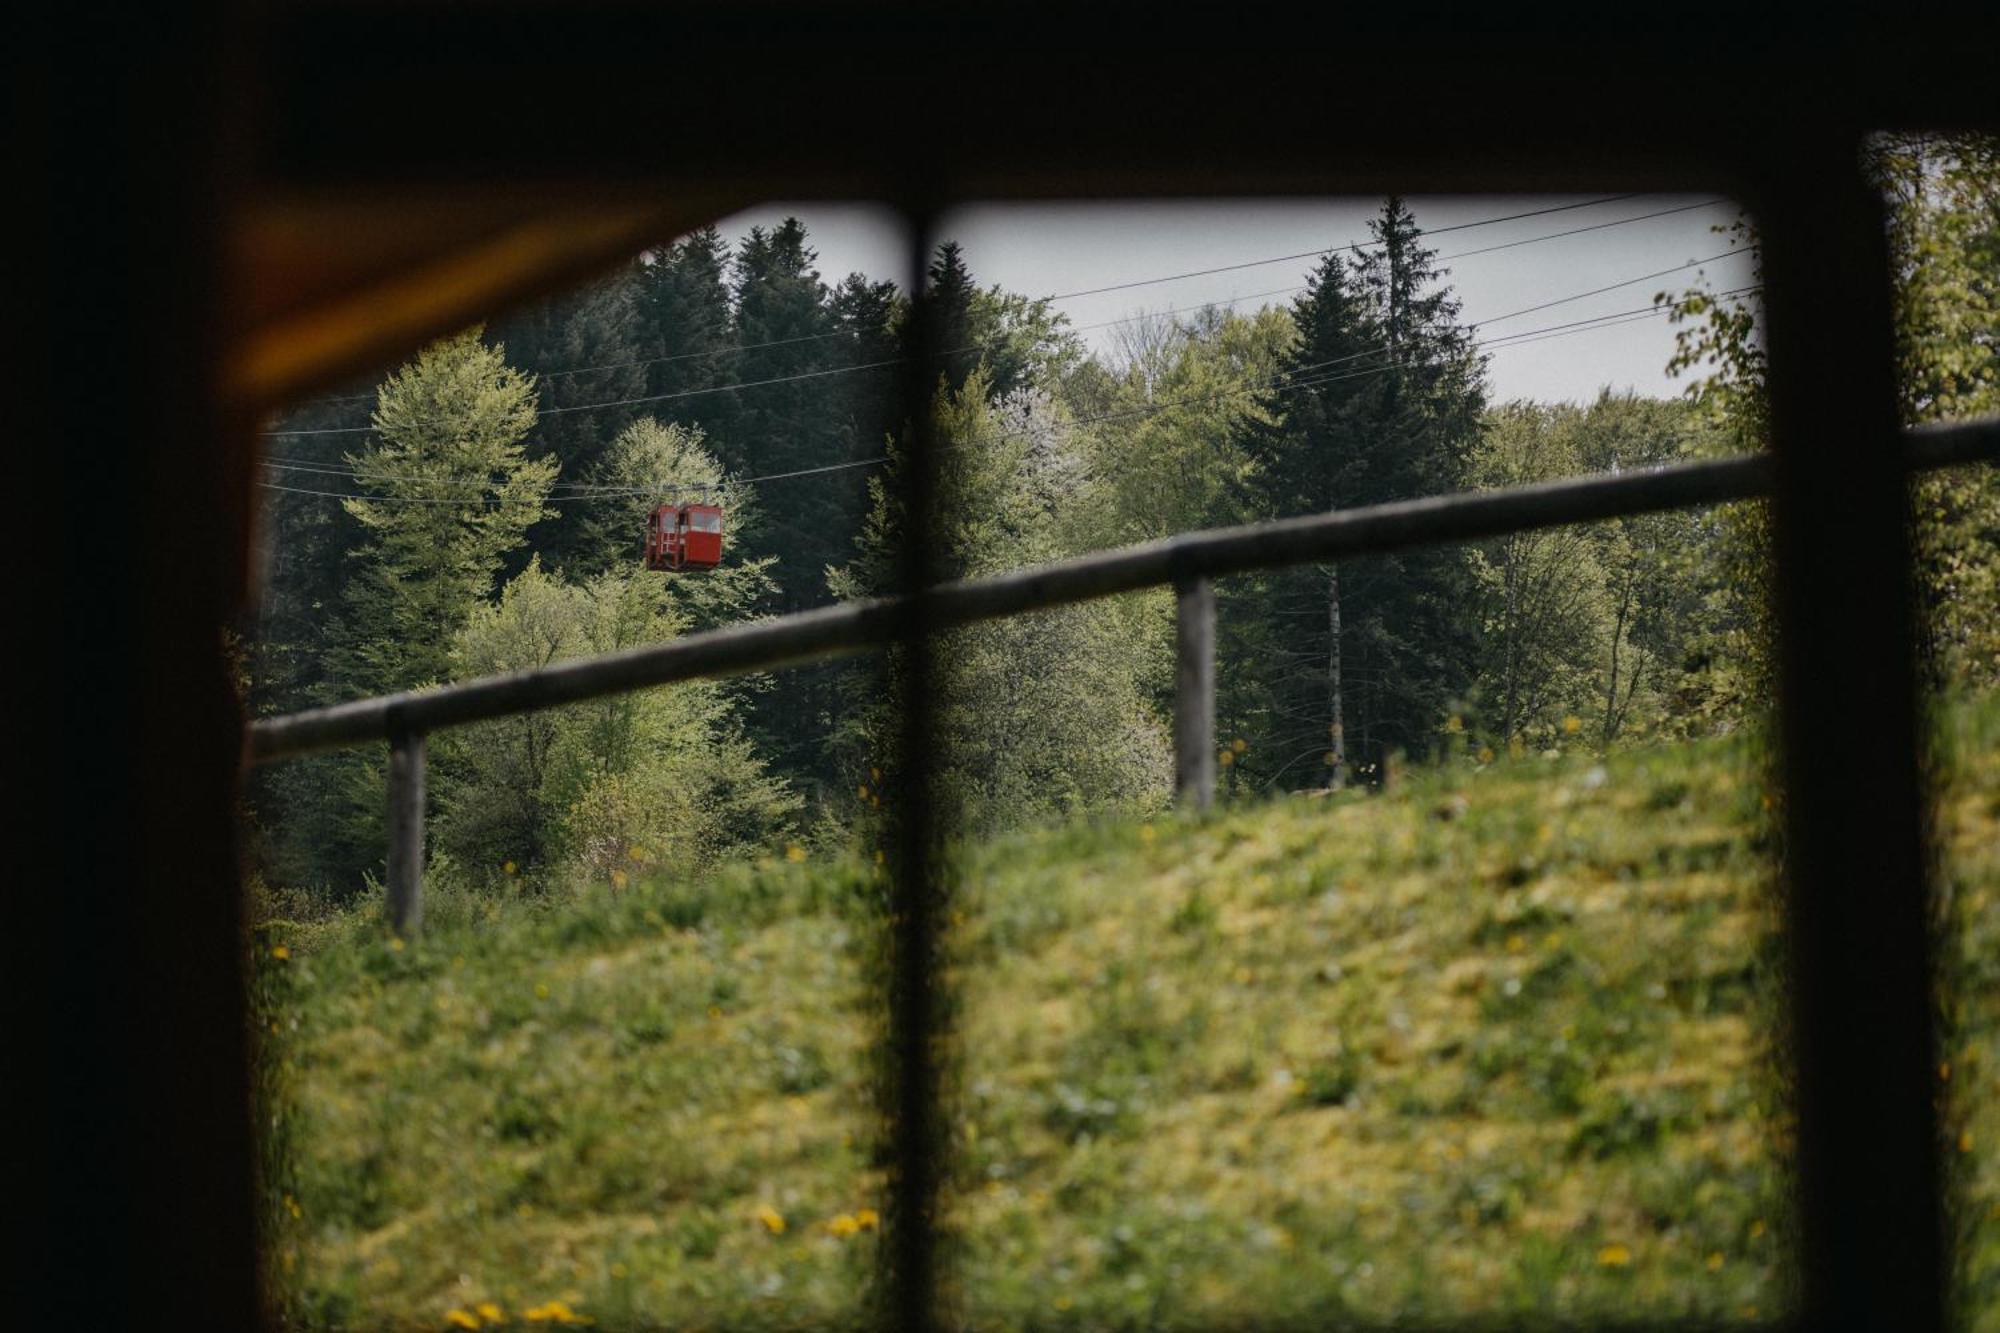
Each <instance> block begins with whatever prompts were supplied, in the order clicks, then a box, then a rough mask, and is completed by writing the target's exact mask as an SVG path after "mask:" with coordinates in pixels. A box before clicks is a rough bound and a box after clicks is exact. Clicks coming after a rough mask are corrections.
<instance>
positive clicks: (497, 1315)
mask: <svg viewBox="0 0 2000 1333" xmlns="http://www.w3.org/2000/svg"><path fill="white" fill-rule="evenodd" d="M472 1313H474V1314H476V1315H478V1316H479V1317H480V1318H481V1319H484V1320H485V1321H486V1322H487V1323H489V1324H504V1323H506V1322H507V1312H506V1311H505V1310H503V1309H501V1308H500V1307H499V1306H498V1305H496V1304H494V1303H493V1302H492V1301H481V1302H480V1303H479V1304H477V1305H475V1306H473V1307H472Z"/></svg>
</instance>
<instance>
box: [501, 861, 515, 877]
mask: <svg viewBox="0 0 2000 1333" xmlns="http://www.w3.org/2000/svg"><path fill="white" fill-rule="evenodd" d="M515 869H516V867H515V865H514V863H513V862H512V861H507V862H503V863H502V864H501V866H500V873H501V874H503V875H511V874H513V873H514V872H515Z"/></svg>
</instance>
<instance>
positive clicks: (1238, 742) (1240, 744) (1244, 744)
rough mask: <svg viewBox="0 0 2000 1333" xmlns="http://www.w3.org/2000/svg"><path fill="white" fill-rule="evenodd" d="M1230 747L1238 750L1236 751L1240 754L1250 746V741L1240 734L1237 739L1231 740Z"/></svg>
mask: <svg viewBox="0 0 2000 1333" xmlns="http://www.w3.org/2000/svg"><path fill="white" fill-rule="evenodd" d="M1229 748H1230V749H1232V750H1234V751H1236V753H1238V754H1242V753H1243V752H1244V751H1245V750H1247V749H1249V748H1250V742H1249V741H1246V740H1244V739H1243V738H1242V737H1241V736H1238V737H1237V738H1236V739H1235V740H1233V741H1231V742H1229Z"/></svg>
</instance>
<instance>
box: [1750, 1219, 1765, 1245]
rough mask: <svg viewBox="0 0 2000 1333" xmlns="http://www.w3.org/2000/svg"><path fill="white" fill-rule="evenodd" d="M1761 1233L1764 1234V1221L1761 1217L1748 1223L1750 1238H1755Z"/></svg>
mask: <svg viewBox="0 0 2000 1333" xmlns="http://www.w3.org/2000/svg"><path fill="white" fill-rule="evenodd" d="M1763 1234H1764V1222H1763V1219H1762V1218H1759V1219H1758V1220H1757V1221H1755V1222H1752V1223H1751V1224H1750V1239H1751V1240H1755V1239H1757V1237H1759V1236H1761V1235H1763Z"/></svg>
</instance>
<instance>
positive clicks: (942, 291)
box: [911, 241, 979, 393]
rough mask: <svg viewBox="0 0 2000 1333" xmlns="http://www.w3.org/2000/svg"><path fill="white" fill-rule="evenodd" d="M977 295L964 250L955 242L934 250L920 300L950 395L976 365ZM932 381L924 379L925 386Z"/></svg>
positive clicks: (977, 362)
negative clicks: (974, 314)
mask: <svg viewBox="0 0 2000 1333" xmlns="http://www.w3.org/2000/svg"><path fill="white" fill-rule="evenodd" d="M978 294H979V288H978V286H977V285H976V284H975V283H974V282H973V280H972V270H971V269H970V268H968V267H966V263H965V251H964V249H963V248H962V247H960V245H959V243H958V242H957V241H946V242H944V243H943V244H942V245H940V246H938V248H937V253H936V254H935V255H933V256H931V262H930V266H929V267H928V268H927V269H926V270H925V271H924V297H923V299H924V301H925V303H926V305H927V306H928V307H929V309H930V318H931V329H932V331H933V332H932V336H933V337H935V338H936V339H937V346H936V348H935V350H936V351H937V352H938V353H939V364H938V372H937V373H938V375H939V376H941V377H942V378H943V380H944V385H945V388H946V389H948V390H949V391H950V392H952V393H957V392H958V391H959V390H960V389H962V388H964V387H965V381H966V379H967V378H968V377H969V376H970V375H971V374H972V372H973V370H974V369H975V368H976V367H977V366H978V365H979V350H978V348H976V347H974V346H973V339H974V331H973V326H972V325H973V320H972V303H973V299H974V298H975V297H976V296H977V295H978ZM911 350H912V351H914V350H915V349H914V348H913V349H911ZM932 378H933V377H932V376H930V375H926V376H924V379H925V381H926V382H930V381H931V380H932Z"/></svg>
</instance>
